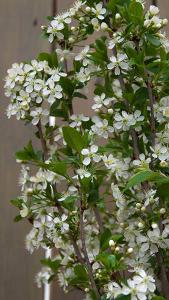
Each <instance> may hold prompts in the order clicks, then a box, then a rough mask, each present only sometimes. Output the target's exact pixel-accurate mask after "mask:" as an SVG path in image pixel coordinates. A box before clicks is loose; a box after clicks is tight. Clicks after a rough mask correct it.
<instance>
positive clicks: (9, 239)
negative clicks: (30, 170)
mask: <svg viewBox="0 0 169 300" xmlns="http://www.w3.org/2000/svg"><path fill="white" fill-rule="evenodd" d="M72 2H73V1H72V0H59V1H58V10H59V11H61V10H62V9H67V8H68V7H69V6H70V5H71V3H72ZM159 6H160V8H161V12H162V15H163V16H164V17H169V0H159ZM51 12H52V0H1V1H0V29H1V43H0V74H1V80H0V99H1V109H0V137H1V144H0V191H1V196H0V197H1V205H0V271H1V280H0V300H9V299H12V300H42V299H43V295H42V290H39V289H37V288H36V285H35V283H34V276H35V274H36V272H37V271H38V269H39V268H40V264H39V259H40V255H42V253H39V254H38V253H36V254H33V255H32V256H31V255H29V254H28V253H27V251H26V250H25V249H24V238H25V235H26V233H27V232H28V230H29V225H28V224H26V223H19V224H14V223H13V218H14V216H15V214H16V210H15V209H14V208H12V206H11V205H10V203H9V200H10V199H13V198H15V197H16V196H17V195H18V193H19V188H18V174H19V172H18V171H19V170H18V167H17V165H16V163H15V159H14V153H15V152H16V151H17V150H18V149H19V148H22V146H24V145H25V143H26V142H27V140H29V138H31V135H32V129H31V127H28V128H25V127H24V126H23V125H22V123H20V122H17V121H15V120H14V119H12V120H10V121H8V120H7V118H6V117H5V116H4V113H5V109H6V105H7V103H6V102H7V100H6V99H5V97H4V95H3V89H2V86H3V78H4V76H5V73H6V69H7V68H8V67H9V66H10V65H11V63H12V62H15V61H22V60H25V59H29V58H34V57H36V54H37V53H38V52H41V51H47V50H49V46H48V43H47V41H45V40H42V39H41V38H40V25H41V24H44V23H45V17H46V16H47V15H50V14H51ZM63 299H67V300H68V299H73V300H78V299H82V297H79V295H78V294H77V293H73V294H72V295H70V296H63V294H62V293H61V292H60V290H58V289H57V288H56V285H55V284H54V288H53V296H52V300H63Z"/></svg>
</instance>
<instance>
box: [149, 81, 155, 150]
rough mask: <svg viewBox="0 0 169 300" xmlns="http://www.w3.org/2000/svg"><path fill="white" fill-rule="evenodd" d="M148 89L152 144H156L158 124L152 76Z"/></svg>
mask: <svg viewBox="0 0 169 300" xmlns="http://www.w3.org/2000/svg"><path fill="white" fill-rule="evenodd" d="M147 90H148V96H149V100H150V113H151V116H150V127H151V139H152V146H153V147H154V146H155V139H156V126H155V116H154V96H153V90H152V82H151V80H150V78H148V80H147Z"/></svg>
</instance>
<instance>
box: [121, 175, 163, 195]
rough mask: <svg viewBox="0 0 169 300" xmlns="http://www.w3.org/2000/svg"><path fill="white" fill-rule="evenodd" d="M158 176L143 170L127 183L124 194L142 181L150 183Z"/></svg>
mask: <svg viewBox="0 0 169 300" xmlns="http://www.w3.org/2000/svg"><path fill="white" fill-rule="evenodd" d="M158 176H159V174H158V173H156V172H153V171H151V170H144V171H140V172H138V173H137V174H136V175H134V176H133V177H131V179H130V180H129V182H128V183H127V185H126V187H125V189H124V192H125V191H127V190H128V189H130V188H131V187H133V186H135V185H138V184H140V183H142V182H144V181H152V180H153V179H155V178H157V177H158Z"/></svg>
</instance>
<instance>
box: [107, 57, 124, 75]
mask: <svg viewBox="0 0 169 300" xmlns="http://www.w3.org/2000/svg"><path fill="white" fill-rule="evenodd" d="M110 61H111V62H110V63H109V64H108V65H107V67H108V69H109V70H112V69H114V72H115V75H120V73H121V70H128V68H129V65H128V63H127V56H126V55H125V54H119V53H118V54H117V57H116V56H111V57H110Z"/></svg>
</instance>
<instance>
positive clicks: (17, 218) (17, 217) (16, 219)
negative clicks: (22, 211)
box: [14, 215, 23, 223]
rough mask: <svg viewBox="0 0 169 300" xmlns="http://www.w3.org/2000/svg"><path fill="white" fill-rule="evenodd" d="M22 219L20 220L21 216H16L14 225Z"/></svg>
mask: <svg viewBox="0 0 169 300" xmlns="http://www.w3.org/2000/svg"><path fill="white" fill-rule="evenodd" d="M22 220H23V219H22V217H21V215H17V216H16V217H15V218H14V222H16V223H18V222H20V221H22Z"/></svg>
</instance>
